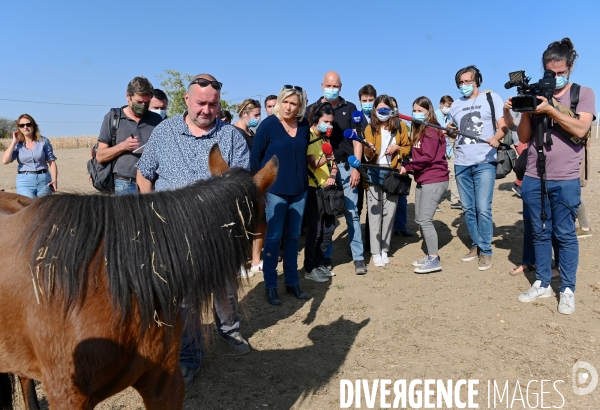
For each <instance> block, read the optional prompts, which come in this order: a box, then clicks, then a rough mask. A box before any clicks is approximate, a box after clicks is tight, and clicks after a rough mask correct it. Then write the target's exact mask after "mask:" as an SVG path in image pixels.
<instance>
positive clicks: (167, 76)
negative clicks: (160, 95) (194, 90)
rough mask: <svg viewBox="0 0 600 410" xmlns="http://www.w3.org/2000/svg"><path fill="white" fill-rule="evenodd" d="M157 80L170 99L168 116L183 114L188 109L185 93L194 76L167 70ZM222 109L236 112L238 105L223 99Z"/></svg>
mask: <svg viewBox="0 0 600 410" xmlns="http://www.w3.org/2000/svg"><path fill="white" fill-rule="evenodd" d="M157 78H158V79H159V80H160V85H161V86H162V90H163V91H164V92H165V93H166V94H167V97H169V110H168V113H167V114H168V116H169V117H174V116H176V115H180V114H183V112H184V111H185V110H186V109H187V106H186V105H185V93H186V92H187V87H188V84H189V83H190V81H192V78H194V76H193V75H190V74H182V73H180V72H179V71H177V70H165V73H164V74H159V75H158V76H157ZM225 94H227V92H226V91H224V92H221V95H222V96H223V95H225ZM221 107H222V108H223V109H224V110H229V111H235V110H236V109H237V104H232V103H231V102H230V101H227V100H223V99H221Z"/></svg>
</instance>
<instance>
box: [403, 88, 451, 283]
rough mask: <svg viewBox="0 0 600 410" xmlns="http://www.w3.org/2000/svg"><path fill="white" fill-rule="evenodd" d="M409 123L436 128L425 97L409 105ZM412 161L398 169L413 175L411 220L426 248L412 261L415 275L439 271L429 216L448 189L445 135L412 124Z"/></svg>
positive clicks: (434, 232)
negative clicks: (413, 194) (413, 191)
mask: <svg viewBox="0 0 600 410" xmlns="http://www.w3.org/2000/svg"><path fill="white" fill-rule="evenodd" d="M412 118H413V120H416V121H425V122H429V123H431V124H435V125H439V123H438V121H437V119H436V115H435V111H434V109H433V104H432V103H431V101H430V100H429V98H427V97H419V98H417V99H416V100H415V101H414V102H413V113H412ZM410 140H411V144H412V161H411V162H408V163H406V164H405V165H404V166H402V167H401V168H400V174H406V173H407V172H412V173H414V178H415V182H416V183H417V188H416V190H415V221H416V222H417V224H418V225H419V227H420V228H421V236H422V237H423V240H424V241H425V245H426V247H427V255H425V257H424V258H423V259H420V260H418V261H414V262H413V266H415V273H430V272H435V271H439V270H442V265H441V263H440V257H439V255H438V236H437V232H436V230H435V227H434V226H433V215H434V214H435V211H436V209H437V207H438V205H439V204H440V201H441V200H442V195H444V193H445V192H446V190H447V189H448V180H449V177H448V174H449V171H448V161H447V160H446V136H445V135H444V133H443V132H442V131H440V130H437V129H435V128H432V127H426V126H425V125H423V124H419V123H418V122H413V126H412V129H411V131H410Z"/></svg>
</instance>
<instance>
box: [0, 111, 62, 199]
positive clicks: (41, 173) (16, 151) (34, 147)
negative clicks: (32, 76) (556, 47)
mask: <svg viewBox="0 0 600 410" xmlns="http://www.w3.org/2000/svg"><path fill="white" fill-rule="evenodd" d="M16 123H17V130H16V131H15V132H13V138H12V141H11V142H10V144H9V146H8V148H7V149H6V151H4V154H3V155H2V163H4V164H10V163H11V162H13V161H14V160H15V159H16V160H17V162H18V163H19V166H18V167H17V194H20V195H24V196H28V197H29V198H36V197H38V196H41V195H46V194H50V193H52V192H54V191H56V190H58V183H57V177H58V168H57V167H56V157H55V156H54V151H53V149H52V144H50V141H49V140H48V138H46V137H43V136H42V134H40V129H39V127H38V125H37V123H36V122H35V120H34V119H33V117H32V116H31V115H29V114H21V115H20V116H19V118H17V121H16Z"/></svg>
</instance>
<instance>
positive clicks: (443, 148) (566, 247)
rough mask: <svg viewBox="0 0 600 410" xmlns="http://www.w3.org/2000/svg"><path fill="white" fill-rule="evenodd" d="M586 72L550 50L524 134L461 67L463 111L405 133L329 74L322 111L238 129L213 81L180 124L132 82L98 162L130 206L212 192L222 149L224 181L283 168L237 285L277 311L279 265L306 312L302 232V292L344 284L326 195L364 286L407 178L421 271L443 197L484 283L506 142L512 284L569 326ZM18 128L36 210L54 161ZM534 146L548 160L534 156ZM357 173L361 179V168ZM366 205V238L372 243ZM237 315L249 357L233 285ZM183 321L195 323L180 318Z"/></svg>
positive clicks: (403, 200) (286, 108)
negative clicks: (556, 293)
mask: <svg viewBox="0 0 600 410" xmlns="http://www.w3.org/2000/svg"><path fill="white" fill-rule="evenodd" d="M576 57H577V53H576V52H575V50H574V47H573V44H572V43H571V41H570V40H569V39H563V40H562V41H557V42H553V43H551V44H550V45H549V46H548V48H547V50H546V51H545V52H544V54H543V58H542V63H543V68H544V69H546V70H550V71H551V72H552V73H554V75H555V78H556V88H555V89H554V90H553V92H552V93H551V96H550V95H549V97H551V98H546V97H544V96H539V97H537V99H538V100H539V103H538V105H537V108H535V110H534V111H532V112H522V113H521V116H520V121H519V123H518V126H517V125H516V124H515V121H514V119H513V112H512V100H511V99H509V100H508V101H505V102H504V101H502V99H501V98H500V96H499V95H498V94H496V93H494V92H490V91H483V90H481V86H482V83H483V76H482V73H481V72H480V71H479V69H477V67H475V66H467V67H464V68H462V69H460V70H458V72H457V73H456V75H455V79H454V80H455V85H456V87H457V88H458V90H459V92H460V98H457V99H453V98H452V97H451V96H450V95H444V96H442V97H441V98H440V99H439V104H438V103H434V102H433V101H432V100H431V99H429V98H428V97H426V96H419V97H418V98H416V99H415V100H414V102H413V105H412V121H411V122H410V123H405V122H403V121H400V120H399V119H398V116H397V115H396V114H397V113H398V106H397V103H396V100H395V99H394V98H393V97H392V96H389V95H386V94H378V93H377V91H376V90H375V88H374V87H373V86H372V85H370V84H367V85H365V86H364V87H362V88H361V89H360V90H359V91H358V101H359V104H360V107H359V108H357V107H356V106H355V104H353V103H352V102H351V101H349V100H347V99H345V98H343V97H342V96H341V91H342V80H341V77H340V75H339V74H338V73H337V72H334V71H330V72H327V73H326V74H325V75H324V77H323V80H322V83H321V89H322V93H323V94H322V96H320V97H319V98H318V99H316V100H315V101H314V102H313V103H312V104H310V105H309V104H308V102H307V98H306V92H305V91H304V90H303V89H302V87H300V86H297V85H284V86H283V87H282V88H281V90H280V91H279V93H278V94H277V95H269V96H268V97H267V98H266V99H265V101H264V103H263V104H261V101H257V100H254V99H246V100H244V101H243V102H242V103H241V104H239V105H238V106H237V121H236V122H234V123H233V124H232V121H233V117H232V114H231V113H230V112H228V111H225V110H222V109H221V105H220V97H221V93H220V91H221V88H222V84H221V83H220V82H219V81H217V79H216V78H215V77H214V76H212V75H209V74H200V75H197V76H195V77H194V78H193V80H192V81H191V82H190V84H189V86H188V90H187V94H186V97H185V102H186V106H187V111H186V112H185V113H183V114H182V115H177V116H173V117H171V118H168V117H167V116H166V112H167V107H168V99H167V96H166V95H165V94H164V93H163V92H162V91H161V90H158V89H154V88H153V87H152V85H151V84H150V82H149V81H148V80H147V79H145V78H143V77H136V78H134V79H133V80H132V81H131V82H130V83H129V85H128V87H127V92H126V98H127V105H126V106H124V107H123V108H122V109H119V110H117V112H116V114H115V112H114V111H112V110H111V112H109V113H107V114H106V116H105V117H104V121H103V123H102V127H101V130H100V134H99V137H98V142H99V144H98V150H97V160H98V161H99V162H101V163H108V162H112V164H113V172H114V180H115V182H114V194H115V195H128V194H129V195H131V194H138V193H139V194H144V193H147V192H151V191H152V190H157V191H159V190H169V189H175V188H180V187H183V186H185V185H188V184H190V183H192V182H194V181H197V180H200V179H206V178H209V177H210V172H209V170H208V161H207V158H208V154H209V150H210V148H211V146H212V145H213V144H214V143H218V144H219V147H220V150H221V153H222V154H223V157H224V159H225V161H226V162H227V164H228V165H229V166H230V167H242V168H245V169H248V170H250V171H251V172H253V173H255V172H257V171H258V170H260V169H261V168H262V167H263V166H264V165H265V163H266V162H267V161H268V160H269V159H270V158H271V157H272V156H277V158H278V159H279V172H278V177H277V180H276V181H275V183H274V184H273V185H272V186H271V188H270V189H269V191H268V193H267V194H266V209H265V215H264V220H263V222H266V230H265V231H263V232H258V235H256V237H255V238H254V240H253V246H252V254H251V257H250V260H249V264H248V266H247V267H242V269H241V275H242V277H250V276H254V275H255V274H257V273H262V274H263V276H264V284H265V292H266V299H267V302H268V303H270V304H272V305H281V303H282V301H281V298H280V296H279V294H278V272H277V266H278V263H279V262H280V261H282V265H283V281H284V285H285V289H286V293H289V294H291V295H293V296H294V297H296V298H299V299H308V298H309V296H308V295H307V294H306V293H305V292H304V291H303V290H302V289H301V287H300V281H299V274H298V250H299V238H300V235H301V231H302V228H303V225H304V226H305V227H306V241H305V250H304V277H305V279H307V280H311V281H315V282H319V283H323V282H327V281H329V280H330V278H331V277H332V276H334V275H335V274H334V273H333V264H332V260H331V255H332V249H333V242H332V238H333V234H334V230H335V225H336V216H335V215H334V214H332V213H331V212H328V211H327V209H324V208H325V207H324V206H322V198H323V195H324V191H325V190H326V188H328V187H337V189H338V190H339V191H340V192H343V205H344V207H343V208H344V209H343V213H344V217H345V220H346V224H347V228H348V244H347V246H348V248H347V251H348V253H349V254H350V255H351V256H352V260H353V262H354V270H355V273H356V274H358V275H364V274H366V273H367V264H366V263H365V251H370V254H371V255H372V258H371V263H372V264H373V265H374V266H375V267H384V266H385V265H387V264H389V263H390V257H389V251H390V242H391V239H392V235H393V234H396V235H403V236H413V234H412V233H411V232H409V231H408V229H407V227H406V221H407V192H406V190H404V189H398V186H399V184H398V181H399V179H398V178H402V177H405V176H406V175H408V174H411V175H412V179H413V180H414V192H415V221H416V223H417V225H418V227H419V229H420V233H421V238H422V239H423V241H424V243H425V249H426V254H425V255H424V256H423V258H422V259H419V260H416V261H414V262H413V263H412V264H413V266H414V272H416V273H421V274H423V273H432V272H438V271H441V269H442V258H441V257H440V253H439V244H438V236H437V232H436V229H435V225H434V224H433V219H434V215H435V213H436V211H439V210H440V208H439V204H440V202H441V201H442V198H443V197H444V195H445V194H446V192H447V190H448V189H450V200H451V206H450V207H451V209H457V210H458V209H460V210H462V211H463V212H464V218H465V223H466V226H467V229H468V232H469V236H470V241H471V246H470V248H469V249H468V252H467V253H466V254H465V255H464V256H463V257H462V261H464V262H470V261H475V260H477V268H478V269H479V270H481V271H485V270H488V269H490V268H491V267H492V264H493V247H492V239H493V226H494V225H493V219H492V203H493V195H494V180H495V178H496V161H497V148H498V146H499V145H500V143H501V142H503V141H506V139H507V134H509V133H511V132H512V133H513V134H514V136H515V141H514V142H515V144H514V145H515V146H516V149H517V152H518V153H524V154H523V155H524V160H525V161H526V165H525V175H524V177H523V178H522V180H517V181H516V182H515V187H514V190H515V192H516V193H517V194H518V195H519V196H520V197H522V200H523V218H524V227H525V228H524V231H525V232H524V240H523V260H522V264H521V265H519V266H516V267H515V268H514V269H512V270H511V274H518V273H522V272H524V271H527V270H533V269H534V270H535V272H536V273H535V275H536V281H535V282H534V283H533V284H532V286H531V288H530V289H529V290H526V291H525V292H524V293H522V294H520V295H519V296H518V300H519V301H521V302H531V301H533V300H535V299H536V298H538V297H550V296H551V294H552V291H551V288H550V281H551V279H552V276H553V272H554V275H555V276H559V277H560V280H561V285H560V302H559V305H558V311H559V312H560V313H563V314H571V313H573V312H574V311H575V296H574V292H575V279H576V271H577V265H578V241H577V235H578V234H580V235H579V236H583V235H591V229H590V227H589V223H588V221H587V216H586V215H585V208H584V207H583V206H582V205H580V204H581V199H580V194H581V186H583V185H584V182H585V181H586V180H587V171H585V177H581V178H580V172H584V171H582V170H581V169H580V164H582V163H583V164H584V167H587V165H586V164H587V163H586V161H584V158H585V159H587V148H588V147H589V140H587V141H586V136H588V135H589V130H590V127H591V124H592V121H593V120H594V112H595V97H594V92H593V90H592V89H590V88H588V87H579V86H576V85H575V84H573V83H571V82H570V76H571V72H572V70H573V67H574V62H575V59H576ZM574 90H577V91H576V92H575V91H574ZM575 100H576V101H575ZM434 101H438V100H437V98H436V99H435V100H434ZM262 108H264V109H265V111H266V114H267V115H266V116H265V117H263V116H262ZM562 108H564V109H562ZM356 111H359V112H360V113H361V119H360V121H359V122H358V123H357V122H356V121H354V120H353V113H355V112H356ZM548 119H549V120H550V122H552V123H553V124H554V125H553V126H551V127H546V128H544V129H543V131H544V132H546V131H547V133H546V134H547V135H546V136H545V138H546V139H545V140H543V139H541V138H538V135H539V133H540V132H541V131H540V129H541V128H540V127H542V126H543V124H542V125H540V124H541V123H542V122H543V121H545V122H544V124H547V123H549V121H548ZM429 124H431V125H433V126H434V127H432V126H429ZM17 125H18V129H17V131H15V133H14V136H13V140H12V142H11V145H10V146H9V149H8V150H7V151H6V152H5V153H4V155H3V158H2V160H3V162H4V163H10V162H12V161H14V160H15V159H16V160H18V162H19V167H18V176H17V192H18V193H20V194H23V195H27V196H30V197H35V196H39V195H44V194H47V193H49V192H51V191H56V189H57V168H56V158H55V156H54V154H53V151H52V147H51V145H50V143H49V141H48V140H47V139H46V138H44V137H42V136H41V135H40V132H39V128H38V126H37V124H36V123H35V121H34V120H33V118H32V117H31V116H29V115H26V114H24V115H22V116H20V117H19V119H18V120H17ZM435 126H437V128H436V127H435ZM440 126H441V127H443V128H444V129H440V128H439V127H440ZM347 130H354V131H355V132H356V135H358V138H355V139H352V138H347V136H345V131H347ZM509 135H510V134H509ZM540 142H542V143H543V150H539V144H540ZM540 152H543V154H544V156H545V170H544V169H541V168H540V167H539V160H538V157H539V156H540ZM352 158H357V159H359V160H360V162H362V163H363V165H366V166H362V165H361V166H358V167H356V165H355V164H352ZM586 169H587V168H586ZM582 175H583V174H582ZM400 185H401V184H400ZM364 204H366V209H367V218H366V221H367V225H366V229H365V231H364V236H363V231H362V228H361V212H362V210H363V206H364ZM543 211H545V212H543ZM582 211H583V212H582ZM576 218H579V220H580V224H581V227H580V228H579V230H576V226H575V223H576V222H575V221H576ZM553 253H554V259H555V267H554V269H553V267H552V262H551V261H552V254H553ZM229 300H230V306H216V305H215V306H214V308H215V319H216V324H217V328H218V330H219V333H220V334H221V335H222V336H223V337H224V338H225V339H226V340H227V341H228V343H229V344H230V346H231V348H232V350H233V351H234V352H235V353H238V354H245V353H248V352H250V347H249V345H248V343H247V341H246V340H245V339H244V338H243V337H242V336H241V335H240V332H239V328H240V321H239V317H238V316H237V313H236V311H237V284H230V292H229ZM183 311H184V315H185V307H183ZM198 332H199V330H198V329H195V328H194V330H192V329H185V330H184V335H183V341H182V347H181V359H180V361H181V366H182V370H183V372H184V377H185V380H186V387H189V386H190V385H191V383H192V381H193V377H194V375H195V373H196V372H197V370H198V368H199V367H200V361H201V358H202V351H201V348H200V335H199V333H198Z"/></svg>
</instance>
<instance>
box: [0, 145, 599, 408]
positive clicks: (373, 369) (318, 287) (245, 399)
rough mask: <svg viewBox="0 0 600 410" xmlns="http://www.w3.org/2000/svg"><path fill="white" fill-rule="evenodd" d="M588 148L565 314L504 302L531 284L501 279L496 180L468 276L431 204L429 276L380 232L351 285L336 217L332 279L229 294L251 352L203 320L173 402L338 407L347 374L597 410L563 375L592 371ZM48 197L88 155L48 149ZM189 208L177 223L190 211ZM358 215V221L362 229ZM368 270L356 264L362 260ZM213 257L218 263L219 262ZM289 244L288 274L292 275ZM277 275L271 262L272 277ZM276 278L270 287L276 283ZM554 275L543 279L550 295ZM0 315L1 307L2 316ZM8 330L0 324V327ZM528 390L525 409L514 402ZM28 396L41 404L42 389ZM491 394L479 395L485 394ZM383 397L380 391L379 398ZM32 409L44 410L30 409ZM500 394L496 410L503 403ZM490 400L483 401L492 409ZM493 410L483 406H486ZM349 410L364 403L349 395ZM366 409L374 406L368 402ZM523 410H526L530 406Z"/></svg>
mask: <svg viewBox="0 0 600 410" xmlns="http://www.w3.org/2000/svg"><path fill="white" fill-rule="evenodd" d="M598 141H600V140H596V139H595V138H594V140H593V141H592V152H591V157H592V169H591V171H592V172H591V177H590V178H591V180H590V182H589V184H588V186H587V187H586V188H584V189H583V191H582V192H583V200H584V201H585V203H586V204H587V208H588V212H589V218H590V220H591V221H592V229H594V230H595V233H594V236H592V237H589V238H585V239H581V240H580V264H579V269H578V273H577V292H576V297H577V310H576V312H575V314H574V315H571V316H564V315H561V314H559V313H558V312H557V305H558V299H557V297H554V295H553V297H551V298H547V299H539V300H537V301H535V302H533V303H527V304H525V303H519V302H518V301H517V296H518V295H519V294H520V293H521V292H523V291H524V290H526V289H528V288H529V286H530V284H531V283H532V282H533V281H534V280H535V277H534V276H532V275H531V274H527V275H519V276H511V275H509V274H508V271H509V269H510V268H511V267H512V266H514V265H515V264H518V263H519V262H520V258H521V247H522V229H523V224H522V215H521V211H522V203H521V200H520V199H519V198H518V197H517V196H515V195H514V194H513V192H512V191H511V185H512V182H513V179H514V175H510V176H509V177H507V178H506V179H504V180H498V181H496V190H495V192H494V202H493V217H494V223H495V230H494V242H493V248H494V265H493V267H492V269H490V270H488V271H485V272H480V271H478V270H477V268H476V261H475V262H469V263H465V262H461V260H460V258H461V256H462V255H463V254H465V253H466V252H467V250H468V249H467V248H468V245H469V240H468V234H467V230H466V226H465V223H464V219H463V217H462V215H461V212H460V211H458V210H451V209H450V202H449V201H448V200H445V201H444V202H443V203H442V204H441V208H442V212H439V213H436V215H435V219H436V220H435V226H436V229H437V231H438V233H439V240H440V255H441V258H442V265H443V268H444V269H443V271H442V272H440V273H434V274H430V275H416V274H414V273H413V272H412V270H413V267H412V266H411V262H412V261H413V260H416V259H419V258H421V257H422V252H423V251H422V249H423V248H422V241H421V238H420V237H419V236H416V237H414V238H403V237H393V240H392V249H391V252H390V254H391V255H390V258H391V260H392V263H391V265H388V266H386V267H385V268H376V267H374V266H373V265H372V264H369V265H368V268H369V272H368V274H367V275H365V276H357V275H355V274H354V269H353V266H352V262H351V260H350V257H349V256H348V254H347V253H346V249H347V246H348V245H347V244H348V242H347V230H346V224H345V221H344V220H343V219H340V220H339V226H338V227H337V229H336V232H335V236H334V238H335V253H334V265H335V269H334V271H335V272H336V273H337V276H335V277H334V278H332V280H331V281H329V282H327V283H323V284H320V283H315V282H311V281H307V280H305V279H304V271H303V270H301V271H300V277H301V279H300V284H301V286H302V288H303V289H304V290H305V291H306V292H307V293H308V294H309V295H310V296H311V299H310V300H308V301H300V300H297V299H293V298H291V297H289V296H288V295H285V293H284V290H283V286H280V295H281V299H282V306H280V307H274V306H270V305H268V304H267V303H266V300H265V296H264V283H263V279H262V277H261V276H256V277H254V278H251V279H250V280H249V281H248V282H247V284H246V285H245V286H244V287H243V289H241V295H240V300H241V303H242V307H243V310H242V314H241V316H242V334H243V335H244V337H246V338H247V339H248V340H249V342H250V344H251V346H252V348H253V351H252V352H251V353H250V354H249V355H246V356H242V357H237V356H234V355H233V354H231V352H230V351H229V348H228V346H227V345H226V344H225V343H224V342H223V341H222V340H220V339H219V337H218V336H217V335H216V330H215V328H214V326H212V325H207V326H206V329H205V330H206V333H208V334H209V335H210V336H211V341H210V343H209V344H208V345H207V346H206V357H205V359H204V362H203V365H202V371H201V372H200V374H199V375H198V377H197V378H196V382H195V384H194V386H193V387H192V389H191V390H190V391H189V392H188V393H187V395H186V401H185V406H184V408H185V409H200V408H201V409H265V408H266V409H335V408H340V381H341V380H343V379H348V380H351V381H355V380H357V379H367V380H373V379H390V380H392V382H393V381H394V380H399V379H406V380H408V382H409V383H410V380H412V379H442V380H447V379H452V380H454V381H457V380H458V379H477V380H479V384H478V386H476V387H477V390H478V391H479V395H478V397H477V398H476V403H478V404H479V408H489V407H488V402H487V397H488V393H489V392H488V381H491V383H492V385H493V382H494V381H496V382H497V384H498V385H500V386H501V387H500V390H502V389H503V388H504V386H505V383H506V382H508V386H509V388H508V394H509V396H510V397H511V399H512V398H513V397H514V395H516V397H517V399H518V400H519V401H516V402H515V403H514V404H513V405H512V406H511V407H508V408H534V405H535V402H536V396H535V394H538V396H537V397H538V399H539V397H540V396H539V394H540V393H541V392H542V387H541V383H540V381H541V380H550V381H552V382H555V381H557V380H562V381H563V382H562V383H561V382H557V384H556V387H557V388H558V391H560V393H561V394H562V396H563V397H564V399H563V398H561V395H559V394H558V393H557V392H556V390H555V389H554V388H553V387H552V384H550V383H548V382H547V383H546V385H545V386H544V387H543V390H544V391H546V392H548V393H546V394H545V395H544V407H546V408H547V407H548V406H554V407H555V408H562V409H570V410H571V409H598V408H600V387H598V388H596V389H595V390H594V391H593V392H592V393H591V394H588V395H585V396H578V395H575V394H574V392H573V390H572V388H571V378H572V373H571V372H572V367H573V364H574V363H575V362H576V361H578V360H581V361H586V362H589V363H590V364H592V365H594V366H595V367H596V369H599V370H600V276H599V272H600V256H599V255H598V254H597V253H596V252H598V249H599V248H600V223H599V221H600V204H599V203H598V202H597V200H598V197H599V194H600V186H599V172H600V160H596V159H599V158H600V142H598ZM56 156H57V157H58V160H57V164H58V169H59V178H58V182H59V190H60V191H79V192H91V191H92V188H91V185H90V184H89V183H88V181H87V175H86V171H85V169H86V168H85V163H86V161H87V160H88V159H89V149H88V148H79V149H70V150H65V149H60V148H57V149H56ZM15 174H16V166H15V164H13V165H11V166H2V167H0V189H5V190H8V191H14V189H15V188H14V180H15ZM192 215H193V213H192V214H191V216H192ZM364 218H365V215H364V214H363V223H364ZM413 219H414V198H413V197H412V195H411V197H409V228H410V230H412V231H413V232H416V231H417V229H416V225H415V223H414V221H413ZM365 256H366V259H367V261H368V262H370V255H365ZM225 257H226V256H225ZM302 260H303V252H302V246H301V250H300V254H299V266H300V267H302ZM281 270H282V268H281V267H280V271H281ZM281 282H282V279H280V283H281ZM559 283H560V280H553V282H552V287H553V289H554V291H555V292H556V291H557V289H558V286H559ZM7 313H8V312H3V314H7ZM2 331H3V332H8V331H10V329H2ZM531 380H536V381H537V382H532V383H530V385H529V390H528V398H529V403H530V404H531V405H530V406H525V404H526V403H527V402H526V401H524V402H523V404H522V402H521V401H520V398H519V392H518V391H517V390H516V384H517V383H519V386H520V387H521V393H522V395H523V397H525V396H526V385H527V384H528V382H529V381H531ZM38 394H39V396H40V398H42V402H43V394H44V393H43V386H41V385H40V386H39V391H38ZM492 394H493V392H492ZM393 398H394V393H393V391H392V395H391V399H389V400H388V401H389V402H391V401H392V400H393ZM43 403H45V402H43ZM505 403H506V397H505V401H504V402H503V403H502V404H498V405H497V406H496V408H507V405H506V404H505ZM492 404H493V401H492ZM490 407H491V408H494V407H493V406H490ZM99 408H102V409H137V408H143V404H142V403H141V401H140V398H139V396H138V395H137V394H136V393H135V392H134V391H133V390H127V391H124V392H122V393H121V394H119V395H117V396H115V397H112V398H110V399H108V400H106V401H105V402H104V403H102V404H101V405H100V406H99ZM362 408H367V407H366V404H365V400H364V395H363V399H362ZM374 408H380V402H379V395H378V396H377V400H376V402H375V407H374ZM537 408H540V407H539V406H537Z"/></svg>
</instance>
